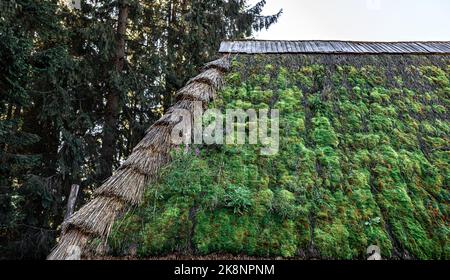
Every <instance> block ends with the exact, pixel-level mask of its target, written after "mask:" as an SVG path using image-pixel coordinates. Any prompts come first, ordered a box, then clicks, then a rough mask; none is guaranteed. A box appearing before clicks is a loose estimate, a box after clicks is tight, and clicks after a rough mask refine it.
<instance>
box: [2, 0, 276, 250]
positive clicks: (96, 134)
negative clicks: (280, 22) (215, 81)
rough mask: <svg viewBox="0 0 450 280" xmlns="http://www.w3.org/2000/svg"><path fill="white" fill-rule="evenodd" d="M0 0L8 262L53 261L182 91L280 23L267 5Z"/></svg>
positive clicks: (205, 0)
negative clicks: (79, 216)
mask: <svg viewBox="0 0 450 280" xmlns="http://www.w3.org/2000/svg"><path fill="white" fill-rule="evenodd" d="M64 2H65V0H63V1H58V0H9V1H7V0H0V259H2V258H45V257H46V255H47V254H48V253H49V251H50V250H51V248H52V247H53V246H54V245H55V241H56V237H57V236H58V234H59V230H60V224H61V222H62V221H63V218H64V214H65V207H66V204H67V197H68V195H69V192H70V187H71V185H72V184H79V185H80V186H81V191H80V193H79V197H78V201H77V206H80V205H82V204H84V203H85V201H86V200H88V199H89V198H90V196H91V194H92V190H93V189H95V188H96V187H98V186H99V185H100V184H101V183H102V182H103V181H104V180H105V179H106V178H107V177H109V176H110V175H111V173H112V172H113V170H114V169H115V168H116V167H118V166H119V164H120V162H121V160H123V159H124V158H126V157H127V156H128V155H129V153H130V152H131V150H132V148H133V147H134V146H135V145H136V144H137V143H138V142H139V141H140V139H141V138H142V136H143V135H144V132H145V130H146V129H147V128H148V127H149V126H150V125H151V124H152V123H153V122H154V121H155V120H157V119H158V118H159V117H160V116H161V114H162V113H163V112H164V110H166V109H167V108H168V106H169V105H170V104H171V102H172V97H173V96H174V94H175V92H176V90H177V89H179V88H181V87H182V86H183V85H184V84H185V82H186V81H187V80H188V79H189V78H191V77H193V76H194V75H195V74H197V71H198V68H199V67H200V66H202V65H203V64H204V63H205V62H208V61H211V60H212V59H214V58H215V57H216V56H217V50H218V47H219V45H220V42H221V41H222V40H225V39H239V38H248V37H250V36H252V34H253V32H255V31H258V30H261V29H264V28H268V27H269V26H270V25H271V24H273V23H275V22H276V20H277V19H278V18H279V16H280V14H281V11H280V13H278V14H276V15H269V16H263V15H262V14H261V13H262V8H263V7H264V5H265V1H260V2H259V3H257V4H256V5H254V6H250V5H249V4H248V1H239V0H227V1H226V0H191V1H186V0H171V1H169V0H159V1H152V0H116V1H112V0H98V1H96V0H81V10H77V9H70V8H69V7H68V6H67V4H65V3H64Z"/></svg>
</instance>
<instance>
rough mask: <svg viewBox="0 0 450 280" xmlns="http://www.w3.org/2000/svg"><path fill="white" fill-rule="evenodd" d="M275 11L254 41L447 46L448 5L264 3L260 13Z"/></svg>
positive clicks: (435, 0) (314, 0)
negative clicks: (440, 43)
mask: <svg viewBox="0 0 450 280" xmlns="http://www.w3.org/2000/svg"><path fill="white" fill-rule="evenodd" d="M256 2H258V0H250V1H249V3H250V4H253V3H256ZM281 8H282V9H283V14H282V15H281V17H280V19H279V21H278V23H276V24H275V25H272V27H270V28H269V30H268V31H261V32H259V33H257V34H256V35H255V38H256V39H267V40H353V41H358V40H360V41H450V0H267V4H266V6H265V8H264V12H263V13H264V14H273V13H276V12H277V11H278V10H279V9H281Z"/></svg>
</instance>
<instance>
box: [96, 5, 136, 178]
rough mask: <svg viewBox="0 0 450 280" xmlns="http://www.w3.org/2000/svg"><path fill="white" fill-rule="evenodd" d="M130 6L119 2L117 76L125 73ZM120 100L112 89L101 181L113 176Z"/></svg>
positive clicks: (103, 145) (117, 93) (102, 156)
mask: <svg viewBox="0 0 450 280" xmlns="http://www.w3.org/2000/svg"><path fill="white" fill-rule="evenodd" d="M128 10H129V6H128V3H127V0H120V1H119V17H118V24H117V32H116V54H115V57H114V70H115V71H116V74H118V75H119V74H120V73H121V72H122V71H123V68H124V64H125V32H126V28H127V20H128ZM119 99H120V89H117V88H116V87H114V86H111V87H110V92H109V94H108V96H107V97H106V112H105V125H104V127H103V139H102V149H101V158H100V176H99V177H100V178H99V179H100V180H104V179H106V178H108V177H110V176H111V175H112V170H113V161H114V155H115V152H116V147H115V146H116V142H117V125H118V123H119V112H120V108H119Z"/></svg>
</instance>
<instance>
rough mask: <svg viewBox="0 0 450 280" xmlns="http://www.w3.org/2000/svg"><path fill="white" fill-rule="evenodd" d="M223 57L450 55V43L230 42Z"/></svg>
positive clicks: (222, 44) (222, 50)
mask: <svg viewBox="0 0 450 280" xmlns="http://www.w3.org/2000/svg"><path fill="white" fill-rule="evenodd" d="M219 52H220V53H243V54H267V53H277V54H282V53H297V54H298V53H320V54H450V41H409V42H407V41H405V42H400V41H399V42H369V41H339V40H253V39H243V40H230V41H223V42H222V43H221V44H220V49H219Z"/></svg>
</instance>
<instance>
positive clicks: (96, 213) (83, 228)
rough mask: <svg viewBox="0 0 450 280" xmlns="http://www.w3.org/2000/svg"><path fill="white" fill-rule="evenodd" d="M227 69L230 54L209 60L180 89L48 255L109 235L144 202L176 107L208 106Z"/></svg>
mask: <svg viewBox="0 0 450 280" xmlns="http://www.w3.org/2000/svg"><path fill="white" fill-rule="evenodd" d="M228 69H229V58H228V56H224V57H222V58H221V59H218V60H215V61H213V62H210V63H208V64H206V65H205V66H204V67H203V69H202V70H203V72H202V73H201V74H200V75H198V76H197V77H195V78H193V79H192V80H190V81H189V83H188V84H187V85H186V86H185V87H184V88H182V89H181V90H180V91H179V92H178V94H177V102H176V103H175V104H174V105H173V106H172V107H171V108H170V109H169V110H168V112H167V113H166V114H165V115H164V116H163V117H162V118H161V119H160V120H159V121H157V122H156V123H155V124H153V125H152V126H151V127H150V128H149V129H148V130H147V133H146V135H145V137H144V138H143V139H142V140H141V142H139V143H138V144H137V146H136V147H135V148H134V149H133V152H132V153H131V155H130V156H129V158H128V159H127V160H126V161H125V162H124V163H123V164H122V166H121V167H120V168H119V169H118V170H117V171H116V172H115V174H114V175H113V176H111V177H110V178H109V179H107V180H106V181H105V183H103V185H102V186H101V187H100V188H98V189H97V190H96V191H95V196H94V198H93V199H92V200H91V201H90V202H88V203H87V204H86V205H84V206H83V207H81V208H80V209H79V210H78V211H77V212H75V213H74V214H73V215H72V216H71V217H70V218H69V219H68V220H67V221H66V222H65V224H64V225H63V232H62V234H61V237H60V240H59V243H58V245H57V246H56V248H55V249H54V250H53V251H52V252H51V254H50V255H49V256H48V259H50V260H55V259H66V258H67V257H68V256H69V255H70V251H71V250H72V247H71V246H78V247H79V248H80V249H81V250H83V249H84V248H85V246H86V245H87V243H88V241H89V240H92V238H94V237H95V238H100V239H102V240H105V239H106V238H107V236H108V234H109V232H110V231H111V226H112V225H113V223H114V220H115V219H116V217H117V216H118V215H119V214H120V213H122V212H123V211H124V210H126V209H128V208H129V207H130V206H135V205H138V204H139V203H140V202H141V200H142V195H143V192H144V190H145V188H147V187H149V185H150V184H151V182H152V181H153V180H154V179H155V178H156V177H157V173H158V170H159V169H160V168H161V167H162V166H164V165H166V164H167V163H168V162H169V160H170V157H169V151H170V149H171V146H172V143H171V140H170V134H171V131H172V128H173V127H174V126H175V125H176V124H177V123H178V122H179V121H180V119H179V118H178V117H177V116H173V115H174V114H176V112H177V111H176V110H175V109H177V108H178V109H181V108H182V109H187V110H190V111H191V112H193V108H194V105H193V103H194V102H198V101H200V102H202V103H203V104H204V105H205V106H206V104H207V103H208V102H209V101H211V100H212V99H213V98H214V96H215V94H216V91H217V90H218V89H219V88H220V87H221V85H222V83H223V74H224V72H225V71H227V70H228Z"/></svg>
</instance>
